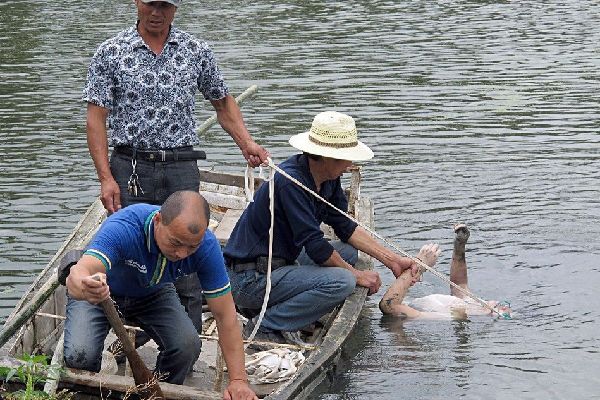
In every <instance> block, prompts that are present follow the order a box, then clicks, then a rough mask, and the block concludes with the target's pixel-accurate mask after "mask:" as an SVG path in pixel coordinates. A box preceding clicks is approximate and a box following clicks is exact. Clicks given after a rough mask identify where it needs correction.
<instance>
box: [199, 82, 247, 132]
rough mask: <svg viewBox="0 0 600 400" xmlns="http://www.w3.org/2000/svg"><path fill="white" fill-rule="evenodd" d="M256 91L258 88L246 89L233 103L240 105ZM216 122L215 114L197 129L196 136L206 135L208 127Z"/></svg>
mask: <svg viewBox="0 0 600 400" xmlns="http://www.w3.org/2000/svg"><path fill="white" fill-rule="evenodd" d="M257 90H258V86H256V85H252V86H250V87H249V88H248V89H246V90H244V92H243V93H242V94H240V95H239V96H238V97H236V98H235V101H236V102H237V103H238V105H240V104H242V103H243V102H244V100H246V99H247V98H248V97H250V96H254V95H255V94H256V91H257ZM216 122H217V114H216V113H215V114H213V115H212V116H211V117H209V118H208V119H207V120H206V121H204V123H203V124H202V125H201V126H200V127H199V128H198V130H197V132H198V135H202V134H204V133H206V131H208V130H209V129H210V127H211V126H213V125H214V124H215V123H216Z"/></svg>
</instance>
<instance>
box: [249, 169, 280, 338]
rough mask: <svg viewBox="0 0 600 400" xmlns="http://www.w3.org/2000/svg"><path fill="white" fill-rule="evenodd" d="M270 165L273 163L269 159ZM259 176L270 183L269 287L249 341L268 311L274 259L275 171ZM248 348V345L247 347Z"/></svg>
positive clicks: (260, 173) (267, 286) (271, 170)
mask: <svg viewBox="0 0 600 400" xmlns="http://www.w3.org/2000/svg"><path fill="white" fill-rule="evenodd" d="M268 160H269V163H272V161H271V159H270V158H269V159H268ZM259 171H260V172H259V175H260V176H261V178H263V180H264V181H268V182H269V210H270V212H271V226H270V227H269V259H268V262H267V285H266V288H265V298H264V300H263V304H262V307H261V308H260V313H259V314H258V320H257V321H256V323H255V324H254V329H252V333H251V334H250V336H249V337H248V340H249V341H252V340H253V339H254V336H255V335H256V332H257V331H258V328H259V327H260V324H261V323H262V320H263V317H264V316H265V312H266V311H267V305H268V304H269V295H270V294H271V261H272V259H273V227H274V225H275V170H274V169H273V168H271V169H270V170H269V177H268V178H264V177H263V176H262V172H263V171H262V167H261V168H260V170H259ZM246 347H248V345H246Z"/></svg>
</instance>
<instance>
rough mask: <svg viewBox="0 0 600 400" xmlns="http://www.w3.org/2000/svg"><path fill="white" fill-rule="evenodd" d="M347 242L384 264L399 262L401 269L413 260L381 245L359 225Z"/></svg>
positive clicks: (409, 264) (407, 266) (409, 265)
mask: <svg viewBox="0 0 600 400" xmlns="http://www.w3.org/2000/svg"><path fill="white" fill-rule="evenodd" d="M348 243H349V244H350V245H352V247H354V248H355V249H358V250H360V251H362V252H363V253H367V254H368V255H370V256H371V257H375V258H376V259H377V260H378V261H379V262H381V263H382V264H383V265H385V266H388V267H389V266H390V264H391V263H392V262H398V263H400V264H401V267H402V269H406V268H410V267H411V265H412V263H413V261H412V260H411V259H410V258H408V257H400V256H398V255H397V254H396V253H394V252H393V251H391V250H389V249H388V248H386V247H384V246H382V245H381V244H380V243H379V242H378V241H377V240H375V239H374V238H373V237H372V236H371V235H370V234H369V233H368V232H367V231H366V230H365V229H363V228H361V227H360V226H358V227H356V229H355V230H354V233H353V234H352V236H350V239H348Z"/></svg>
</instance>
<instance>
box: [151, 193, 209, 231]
mask: <svg viewBox="0 0 600 400" xmlns="http://www.w3.org/2000/svg"><path fill="white" fill-rule="evenodd" d="M192 199H195V200H198V201H199V202H200V206H201V207H202V209H203V210H202V212H203V216H204V222H205V223H206V224H207V225H208V221H209V220H210V206H209V205H208V202H207V201H206V199H205V198H204V197H203V196H202V195H201V194H200V193H198V192H194V191H191V190H180V191H177V192H175V193H173V194H171V195H170V196H169V197H167V200H165V202H164V203H163V205H162V206H161V207H160V215H161V217H162V218H161V221H162V223H163V224H164V225H169V224H170V223H171V222H173V220H174V219H175V218H177V217H178V216H179V215H180V214H181V212H182V211H183V210H184V209H185V208H186V207H189V206H190V204H189V203H190V202H191V201H192ZM192 225H195V223H193V224H192ZM193 230H196V229H193Z"/></svg>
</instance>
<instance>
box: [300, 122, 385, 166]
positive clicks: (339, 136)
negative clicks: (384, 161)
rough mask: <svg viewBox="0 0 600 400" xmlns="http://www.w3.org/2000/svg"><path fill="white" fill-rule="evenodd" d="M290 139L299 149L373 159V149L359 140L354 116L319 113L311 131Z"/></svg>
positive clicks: (352, 157)
mask: <svg viewBox="0 0 600 400" xmlns="http://www.w3.org/2000/svg"><path fill="white" fill-rule="evenodd" d="M289 142H290V144H291V145H292V146H294V147H295V148H297V149H298V150H301V151H304V152H307V153H310V154H315V155H319V156H324V157H330V158H336V159H338V160H348V161H365V160H369V159H371V158H373V152H372V151H371V149H370V148H369V147H367V145H366V144H364V143H362V142H361V141H359V140H358V136H357V134H356V125H355V124H354V119H352V117H351V116H349V115H346V114H342V113H339V112H336V111H325V112H322V113H319V114H317V115H316V116H315V119H314V120H313V123H312V126H311V127H310V131H308V132H303V133H299V134H297V135H294V136H292V137H291V138H290V140H289Z"/></svg>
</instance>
